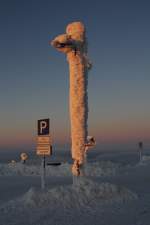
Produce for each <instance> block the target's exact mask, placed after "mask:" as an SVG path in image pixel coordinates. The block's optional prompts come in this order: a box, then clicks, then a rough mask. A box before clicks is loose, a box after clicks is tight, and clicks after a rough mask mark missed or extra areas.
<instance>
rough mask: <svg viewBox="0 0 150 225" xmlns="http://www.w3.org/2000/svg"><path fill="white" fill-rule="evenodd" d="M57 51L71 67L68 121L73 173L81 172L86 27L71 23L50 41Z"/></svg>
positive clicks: (85, 108)
mask: <svg viewBox="0 0 150 225" xmlns="http://www.w3.org/2000/svg"><path fill="white" fill-rule="evenodd" d="M51 44H52V46H54V47H55V48H56V49H57V50H58V51H61V52H63V53H65V54H66V55H67V60H68V63H69V70H70V100H69V101H70V121H71V140H72V158H73V159H74V164H73V167H72V172H73V174H74V175H80V166H81V165H82V164H83V163H84V157H85V154H84V153H85V143H86V142H87V136H88V129H87V128H88V126H87V120H88V94H87V85H88V74H87V72H88V70H89V69H90V68H91V63H90V62H89V61H88V58H87V42H86V36H85V27H84V25H83V24H82V23H81V22H73V23H70V24H69V25H68V26H67V28H66V33H65V34H62V35H59V36H57V37H56V38H55V39H54V40H53V41H52V43H51Z"/></svg>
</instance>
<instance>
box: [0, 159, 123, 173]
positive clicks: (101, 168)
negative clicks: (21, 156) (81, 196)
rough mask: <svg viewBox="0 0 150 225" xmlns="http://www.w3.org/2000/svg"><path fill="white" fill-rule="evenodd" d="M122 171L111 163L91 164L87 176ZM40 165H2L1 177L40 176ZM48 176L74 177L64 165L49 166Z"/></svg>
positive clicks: (87, 167)
mask: <svg viewBox="0 0 150 225" xmlns="http://www.w3.org/2000/svg"><path fill="white" fill-rule="evenodd" d="M119 169H120V165H119V164H117V163H113V162H111V161H100V162H94V163H89V164H87V165H86V167H85V173H86V175H87V176H112V175H115V174H116V173H117V172H118V171H119ZM40 171H41V166H40V165H27V164H22V163H20V162H19V163H9V164H0V175H1V176H4V175H7V176H14V175H21V176H32V175H33V176H38V175H40ZM46 176H72V174H71V165H70V164H69V163H62V164H61V165H60V166H47V167H46Z"/></svg>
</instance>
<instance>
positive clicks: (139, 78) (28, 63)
mask: <svg viewBox="0 0 150 225" xmlns="http://www.w3.org/2000/svg"><path fill="white" fill-rule="evenodd" d="M149 9H150V3H149V2H148V1H145V0H143V1H138V0H136V1H133V0H130V1H128V0H126V1H121V0H119V1H115V0H114V1H112V0H108V1H107V0H105V1H100V0H95V1H94V0H93V1H81V0H76V1H72V0H62V1H52V0H26V1H23V0H13V1H11V0H1V4H0V31H1V32H0V34H1V35H0V40H1V41H0V150H2V149H8V148H12V149H15V148H16V149H21V148H22V149H26V148H34V146H35V137H36V129H37V128H36V125H37V119H41V118H47V117H49V118H50V119H51V132H52V135H53V141H54V143H55V144H63V143H68V142H69V141H70V127H69V112H68V111H69V110H68V108H69V107H68V98H69V96H68V93H69V71H68V64H67V61H66V57H65V55H64V54H62V53H60V52H57V51H56V50H55V49H53V48H52V47H51V46H49V43H48V42H49V40H52V39H53V38H54V37H55V36H56V35H58V34H62V33H64V31H65V27H66V25H67V24H68V23H69V22H73V21H80V20H81V21H82V22H83V23H84V24H85V26H86V29H87V37H88V42H89V58H90V59H91V61H92V62H93V68H92V70H91V71H90V73H89V88H88V93H89V109H90V112H89V134H90V135H94V136H95V137H96V140H97V143H98V144H99V145H102V146H103V147H106V146H107V145H114V146H116V145H118V146H119V145H120V144H121V145H122V146H125V145H127V146H128V147H131V146H133V145H136V143H137V142H138V141H139V140H143V141H144V142H145V144H146V145H147V146H150V100H149V98H150V63H149V60H150V29H149V24H150V13H149Z"/></svg>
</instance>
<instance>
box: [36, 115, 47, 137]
mask: <svg viewBox="0 0 150 225" xmlns="http://www.w3.org/2000/svg"><path fill="white" fill-rule="evenodd" d="M38 135H49V119H41V120H38Z"/></svg>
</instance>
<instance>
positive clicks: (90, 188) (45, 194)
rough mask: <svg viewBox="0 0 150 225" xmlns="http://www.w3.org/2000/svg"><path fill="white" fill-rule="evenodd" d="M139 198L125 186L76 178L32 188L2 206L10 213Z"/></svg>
mask: <svg viewBox="0 0 150 225" xmlns="http://www.w3.org/2000/svg"><path fill="white" fill-rule="evenodd" d="M134 199H137V195H136V194H135V193H133V192H131V191H130V190H128V189H127V188H125V187H121V186H117V185H114V184H111V183H100V184H99V183H96V182H93V181H91V180H89V179H86V178H83V177H82V178H76V181H75V184H74V185H69V186H60V187H57V188H53V189H48V190H45V191H41V190H37V189H35V188H31V189H30V190H29V191H28V192H27V193H25V194H24V195H23V196H22V197H21V198H17V199H16V200H12V201H9V202H8V203H7V204H5V205H3V206H2V207H1V208H0V211H3V212H5V213H8V212H9V211H12V210H17V211H24V210H30V209H31V208H32V209H34V208H41V207H46V206H48V207H49V208H51V207H52V208H55V207H56V208H58V207H61V208H72V209H73V208H79V207H85V208H86V207H92V206H93V205H94V204H96V202H98V203H101V204H104V203H113V202H120V203H123V202H126V201H129V200H134Z"/></svg>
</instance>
